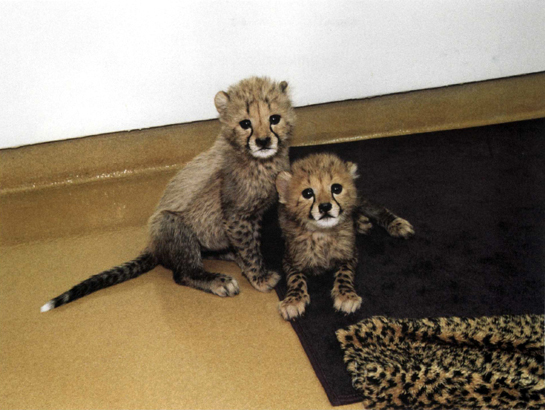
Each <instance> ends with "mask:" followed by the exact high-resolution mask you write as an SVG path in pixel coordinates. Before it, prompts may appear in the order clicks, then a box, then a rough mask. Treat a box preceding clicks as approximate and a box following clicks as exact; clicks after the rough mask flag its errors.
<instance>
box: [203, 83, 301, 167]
mask: <svg viewBox="0 0 545 410" xmlns="http://www.w3.org/2000/svg"><path fill="white" fill-rule="evenodd" d="M287 88H288V83H287V82H285V81H282V82H280V83H277V82H274V81H271V80H269V79H268V78H259V77H252V78H248V79H245V80H242V81H241V82H239V83H238V84H236V85H234V86H231V87H230V88H229V89H228V90H227V92H224V91H220V92H219V93H217V94H216V98H215V99H214V103H215V105H216V109H217V110H218V112H219V114H220V117H219V119H220V122H221V123H222V125H223V129H222V131H223V135H224V136H225V137H226V138H227V140H228V141H229V143H230V144H231V145H232V146H234V147H235V148H236V149H237V150H239V151H241V152H246V153H247V154H249V155H250V156H251V157H253V158H258V159H266V158H271V157H273V156H274V155H275V154H276V153H277V152H278V151H279V150H280V148H281V147H283V146H284V147H286V146H287V143H288V140H289V137H290V134H291V132H292V129H293V123H294V121H295V114H294V112H293V108H292V106H291V101H290V98H289V95H288V92H287Z"/></svg>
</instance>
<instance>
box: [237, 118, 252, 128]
mask: <svg viewBox="0 0 545 410" xmlns="http://www.w3.org/2000/svg"><path fill="white" fill-rule="evenodd" d="M238 124H239V125H240V127H241V128H242V129H243V130H247V129H248V128H250V127H251V126H252V122H251V121H250V120H242V121H241V122H239V123H238Z"/></svg>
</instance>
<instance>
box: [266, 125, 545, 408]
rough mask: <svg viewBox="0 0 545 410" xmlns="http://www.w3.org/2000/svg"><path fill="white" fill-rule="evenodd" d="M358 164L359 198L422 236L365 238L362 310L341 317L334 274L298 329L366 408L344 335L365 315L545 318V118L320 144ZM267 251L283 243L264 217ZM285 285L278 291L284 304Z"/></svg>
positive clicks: (314, 290) (330, 380)
mask: <svg viewBox="0 0 545 410" xmlns="http://www.w3.org/2000/svg"><path fill="white" fill-rule="evenodd" d="M324 151H329V152H334V153H337V154H338V155H339V156H341V157H342V158H343V159H346V160H350V161H353V162H356V163H357V164H358V166H359V173H360V175H361V177H360V179H359V180H358V188H359V190H360V192H361V193H362V194H363V195H364V196H367V197H368V198H370V199H372V200H374V201H376V202H380V203H382V204H384V205H385V206H386V207H388V208H390V209H391V210H392V211H394V212H395V213H397V214H398V215H399V216H402V217H404V218H406V219H408V220H409V221H410V222H411V223H412V224H413V225H414V227H415V230H416V236H415V237H414V238H412V239H410V240H408V241H404V240H399V239H394V238H390V237H389V236H388V235H387V234H386V233H385V232H384V231H383V230H382V229H381V228H378V227H376V228H374V230H373V231H372V233H371V234H370V235H369V236H360V237H359V238H358V242H357V245H358V248H359V252H360V258H359V266H358V271H357V275H356V282H357V290H358V293H359V294H360V295H361V296H362V297H363V305H362V307H361V309H360V310H359V311H358V312H356V313H355V314H353V315H350V316H344V315H343V314H340V313H336V312H335V311H334V310H333V307H332V300H331V298H330V295H329V293H330V290H331V287H332V282H333V278H332V275H324V276H321V277H313V278H310V279H309V294H310V298H311V304H310V305H309V306H308V308H307V311H306V313H305V316H304V317H303V318H301V319H299V320H296V321H294V322H293V323H292V325H293V328H294V329H295V331H296V332H297V335H298V336H299V339H300V340H301V343H302V345H303V347H304V349H305V351H306V352H307V355H308V357H309V360H310V362H311V364H312V366H313V367H314V370H315V371H316V374H317V376H318V378H319V379H320V381H321V382H322V385H323V387H324V389H325V391H326V393H327V395H328V397H329V399H330V401H331V403H332V404H333V405H342V404H349V403H354V402H358V401H361V397H360V396H359V395H358V393H357V392H356V391H355V390H354V388H353V387H352V385H351V379H350V376H349V374H348V372H347V370H346V368H345V365H344V363H343V355H342V352H341V349H340V347H339V342H338V341H337V339H336V337H335V331H336V330H338V329H339V328H342V327H346V326H348V325H351V324H354V323H357V322H358V321H360V320H362V319H363V318H367V317H371V316H376V315H384V316H390V317H398V318H422V317H438V316H466V317H476V316H490V315H506V314H511V315H516V314H528V313H536V314H540V313H543V312H544V311H545V307H544V297H545V291H544V290H545V281H544V278H545V275H544V274H545V119H541V120H533V121H524V122H518V123H510V124H503V125H495V126H488V127H480V128H471V129H464V130H454V131H446V132H435V133H428V134H420V135H411V136H402V137H392V138H382V139H374V140H368V141H359V142H353V143H344V144H333V145H325V146H315V147H301V148H292V150H291V157H292V159H296V158H299V157H302V156H305V155H307V154H309V153H312V152H324ZM263 233H264V235H263V253H264V256H265V258H266V261H267V262H268V263H269V264H270V265H272V266H273V267H276V268H278V267H279V266H280V262H281V256H282V252H283V244H282V241H281V240H280V237H279V229H278V225H277V222H276V215H275V213H274V211H273V212H271V213H269V214H268V215H267V216H266V219H265V223H264V232H263ZM285 290H286V288H285V283H282V282H281V283H280V284H279V286H278V287H277V293H278V295H279V297H280V298H281V299H282V298H283V297H284V293H285Z"/></svg>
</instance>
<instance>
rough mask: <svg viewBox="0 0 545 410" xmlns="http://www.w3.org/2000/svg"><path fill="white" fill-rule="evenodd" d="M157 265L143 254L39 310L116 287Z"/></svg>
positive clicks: (151, 257) (98, 275)
mask: <svg viewBox="0 0 545 410" xmlns="http://www.w3.org/2000/svg"><path fill="white" fill-rule="evenodd" d="M158 264H159V263H158V262H157V259H156V258H155V256H154V255H153V254H152V253H150V252H144V253H142V254H141V255H140V256H138V257H137V258H136V259H134V260H132V261H129V262H126V263H124V264H122V265H119V266H116V267H114V268H112V269H108V270H106V271H104V272H101V273H99V274H97V275H93V276H91V277H90V278H88V279H86V280H84V281H83V282H81V283H79V284H77V285H76V286H74V287H73V288H72V289H70V290H69V291H67V292H64V293H63V294H61V295H59V296H57V297H56V298H53V299H51V300H50V301H49V302H47V303H46V304H45V305H43V306H42V307H41V308H40V312H47V311H49V310H52V309H55V308H57V307H59V306H62V305H65V304H66V303H69V302H72V301H74V300H76V299H79V298H81V297H83V296H87V295H89V294H91V293H93V292H96V291H97V290H100V289H104V288H107V287H110V286H113V285H117V284H118V283H122V282H125V281H127V280H129V279H134V278H137V277H138V276H140V275H142V274H144V273H146V272H149V271H150V270H152V269H153V268H155V267H156V266H157V265H158Z"/></svg>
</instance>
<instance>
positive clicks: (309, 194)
mask: <svg viewBox="0 0 545 410" xmlns="http://www.w3.org/2000/svg"><path fill="white" fill-rule="evenodd" d="M301 194H302V195H303V198H305V199H310V198H312V197H313V196H314V191H313V190H312V188H307V189H305V190H304V191H303V192H302V193H301Z"/></svg>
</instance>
